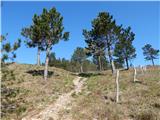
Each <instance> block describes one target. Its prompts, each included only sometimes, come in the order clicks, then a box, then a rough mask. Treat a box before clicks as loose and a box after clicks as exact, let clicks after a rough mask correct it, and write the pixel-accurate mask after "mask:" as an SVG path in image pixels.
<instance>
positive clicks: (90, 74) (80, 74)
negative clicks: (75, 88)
mask: <svg viewBox="0 0 160 120" xmlns="http://www.w3.org/2000/svg"><path fill="white" fill-rule="evenodd" d="M99 75H104V74H102V73H100V72H95V73H94V72H93V73H91V72H89V73H79V74H78V76H80V77H92V76H99Z"/></svg>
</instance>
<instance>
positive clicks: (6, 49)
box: [0, 34, 21, 63]
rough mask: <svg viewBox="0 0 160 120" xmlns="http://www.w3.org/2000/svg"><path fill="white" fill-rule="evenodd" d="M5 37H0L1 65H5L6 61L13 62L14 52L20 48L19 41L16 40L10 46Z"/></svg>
mask: <svg viewBox="0 0 160 120" xmlns="http://www.w3.org/2000/svg"><path fill="white" fill-rule="evenodd" d="M7 35H8V34H7ZM7 35H6V36H7ZM6 36H3V35H1V37H0V42H1V45H2V48H1V53H2V55H1V61H2V63H5V61H7V60H11V61H12V62H13V61H14V59H15V58H16V53H15V51H16V50H17V49H18V48H20V46H21V40H20V39H18V40H17V41H15V42H14V44H13V45H12V44H11V43H10V42H9V41H8V40H7V39H6Z"/></svg>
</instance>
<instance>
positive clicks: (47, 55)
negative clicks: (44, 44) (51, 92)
mask: <svg viewBox="0 0 160 120" xmlns="http://www.w3.org/2000/svg"><path fill="white" fill-rule="evenodd" d="M49 54H50V48H47V51H46V60H45V70H44V80H47V77H48V62H49Z"/></svg>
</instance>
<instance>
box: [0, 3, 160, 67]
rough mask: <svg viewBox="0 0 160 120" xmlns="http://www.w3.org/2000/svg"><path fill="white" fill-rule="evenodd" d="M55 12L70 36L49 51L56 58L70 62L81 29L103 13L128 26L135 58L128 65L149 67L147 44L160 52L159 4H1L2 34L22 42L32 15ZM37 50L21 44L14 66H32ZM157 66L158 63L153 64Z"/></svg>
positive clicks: (79, 40)
mask: <svg viewBox="0 0 160 120" xmlns="http://www.w3.org/2000/svg"><path fill="white" fill-rule="evenodd" d="M51 7H56V9H57V10H58V11H59V12H60V13H61V15H62V16H63V17H64V22H63V24H64V27H65V31H69V32H70V40H69V41H67V42H63V41H60V42H59V43H58V44H57V45H55V46H54V47H53V50H52V51H54V52H55V53H56V57H57V58H59V57H60V58H63V57H64V58H66V59H70V58H71V55H72V54H73V51H74V49H75V48H76V47H78V46H80V47H85V46H86V44H85V42H84V37H83V35H82V30H83V29H91V21H92V20H93V19H94V18H95V17H96V16H97V15H98V13H99V12H102V11H107V12H110V14H111V15H113V17H114V19H116V22H117V24H119V25H120V24H123V26H124V27H127V26H131V28H132V31H133V32H134V33H135V34H136V36H135V40H134V46H135V48H136V53H137V57H136V59H134V60H133V61H132V62H133V64H135V65H140V64H142V65H144V64H150V63H151V62H150V61H145V60H144V56H143V53H142V49H141V48H142V47H143V46H144V45H145V44H146V43H149V44H151V45H152V46H153V47H154V48H157V49H160V37H159V35H160V30H159V28H160V23H159V16H160V2H115V1H114V2H107V1H103V2H82V1H81V2H62V1H61V2H56V1H54V2H3V5H2V10H1V12H2V13H1V15H2V18H1V19H2V21H1V22H2V23H1V24H2V25H1V26H2V28H1V29H2V34H6V33H8V34H9V35H8V37H7V39H8V40H9V41H10V42H12V43H13V42H14V41H15V40H16V39H17V38H22V39H23V37H22V36H21V34H20V33H21V29H22V28H23V27H27V26H29V25H31V24H32V17H33V15H34V13H36V14H41V12H42V9H43V8H47V9H50V8H51ZM36 53H37V49H34V48H27V47H26V46H25V45H24V44H23V45H22V47H21V48H20V49H18V50H17V58H16V62H19V63H31V64H34V63H36ZM44 60H45V53H42V54H41V61H42V62H44ZM155 63H156V64H160V62H159V60H155Z"/></svg>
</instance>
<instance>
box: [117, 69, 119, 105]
mask: <svg viewBox="0 0 160 120" xmlns="http://www.w3.org/2000/svg"><path fill="white" fill-rule="evenodd" d="M118 102H119V70H117V75H116V103H118Z"/></svg>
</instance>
